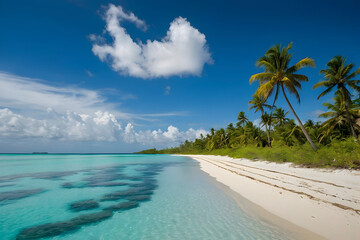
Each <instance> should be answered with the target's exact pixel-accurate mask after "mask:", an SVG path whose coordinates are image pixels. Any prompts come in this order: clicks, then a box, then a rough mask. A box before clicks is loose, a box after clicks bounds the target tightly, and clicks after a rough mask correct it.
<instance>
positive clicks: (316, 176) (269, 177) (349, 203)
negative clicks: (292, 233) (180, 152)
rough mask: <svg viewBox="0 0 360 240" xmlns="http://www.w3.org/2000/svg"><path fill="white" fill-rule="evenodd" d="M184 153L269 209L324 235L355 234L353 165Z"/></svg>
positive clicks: (357, 199)
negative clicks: (336, 167)
mask: <svg viewBox="0 0 360 240" xmlns="http://www.w3.org/2000/svg"><path fill="white" fill-rule="evenodd" d="M186 156H188V157H191V158H193V159H195V160H197V161H199V163H200V167H201V169H202V170H203V171H205V172H206V173H208V174H209V175H210V176H212V177H214V178H215V179H216V180H217V181H219V182H221V183H222V184H224V185H226V186H228V187H229V188H230V189H231V190H233V191H235V192H237V193H239V194H240V195H241V196H243V197H244V198H246V199H248V200H249V201H251V202H253V203H254V204H256V205H258V206H259V207H261V208H263V209H264V210H266V211H267V212H269V213H271V214H274V215H276V216H278V217H280V218H282V219H284V220H286V221H288V222H290V223H293V224H295V225H297V226H299V227H301V228H304V229H306V230H308V231H311V232H313V233H315V234H317V235H320V236H321V237H324V238H326V239H347V240H348V239H349V240H350V239H360V171H358V170H334V169H331V170H330V169H314V168H302V167H295V166H293V165H291V164H289V163H286V164H277V163H270V162H266V161H251V160H248V159H233V158H230V157H224V156H211V155H186ZM303 239H309V237H306V238H305V236H304V238H303Z"/></svg>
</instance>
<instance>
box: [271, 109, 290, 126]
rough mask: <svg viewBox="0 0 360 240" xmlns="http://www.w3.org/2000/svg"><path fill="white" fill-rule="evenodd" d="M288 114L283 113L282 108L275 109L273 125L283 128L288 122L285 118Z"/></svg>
mask: <svg viewBox="0 0 360 240" xmlns="http://www.w3.org/2000/svg"><path fill="white" fill-rule="evenodd" d="M288 113H289V112H285V110H284V109H282V108H276V109H275V111H274V113H273V118H274V121H275V123H276V124H277V125H278V126H284V125H285V124H286V123H287V122H288V121H289V119H288V118H287V117H286V115H288Z"/></svg>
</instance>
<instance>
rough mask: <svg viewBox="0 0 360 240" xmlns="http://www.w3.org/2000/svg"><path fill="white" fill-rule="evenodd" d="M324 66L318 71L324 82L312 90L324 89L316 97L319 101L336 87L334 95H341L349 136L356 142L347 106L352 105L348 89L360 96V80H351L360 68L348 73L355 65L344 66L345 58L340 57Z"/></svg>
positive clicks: (359, 72)
mask: <svg viewBox="0 0 360 240" xmlns="http://www.w3.org/2000/svg"><path fill="white" fill-rule="evenodd" d="M326 65H327V67H328V68H327V69H323V70H321V71H320V73H321V74H323V75H324V78H325V79H326V80H325V81H322V82H319V83H317V84H315V85H314V87H313V89H315V88H318V87H322V86H324V87H326V89H325V91H323V92H322V93H320V95H319V96H318V99H319V98H320V97H322V96H325V95H326V94H328V93H329V92H331V90H332V89H333V88H334V87H337V90H336V92H335V94H341V95H342V98H343V99H344V101H345V106H344V107H345V111H346V119H347V122H348V125H349V127H350V130H351V134H352V135H353V137H354V139H355V141H357V134H356V132H355V130H354V127H353V126H352V124H351V120H350V113H349V106H350V105H352V101H351V97H352V94H351V93H350V91H349V90H348V88H351V89H353V90H355V91H357V92H358V93H359V94H360V86H359V84H360V80H353V78H354V77H355V76H356V75H358V74H360V68H358V69H357V70H355V71H354V72H353V73H350V72H351V70H352V69H353V68H354V66H355V65H354V64H353V63H350V64H347V65H346V58H344V57H342V56H335V57H334V58H333V59H331V60H330V61H329V62H328V63H327V64H326Z"/></svg>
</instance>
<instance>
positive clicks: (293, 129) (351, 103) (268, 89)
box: [150, 43, 360, 153]
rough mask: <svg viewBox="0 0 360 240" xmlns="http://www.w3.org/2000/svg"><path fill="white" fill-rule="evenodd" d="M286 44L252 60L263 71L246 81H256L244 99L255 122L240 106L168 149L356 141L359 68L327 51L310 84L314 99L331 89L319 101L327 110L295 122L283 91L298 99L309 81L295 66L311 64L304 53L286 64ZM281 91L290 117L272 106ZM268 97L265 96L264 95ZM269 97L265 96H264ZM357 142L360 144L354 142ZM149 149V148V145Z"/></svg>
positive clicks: (359, 118) (359, 129) (316, 145)
mask: <svg viewBox="0 0 360 240" xmlns="http://www.w3.org/2000/svg"><path fill="white" fill-rule="evenodd" d="M291 48H292V43H290V44H289V45H287V46H281V45H280V44H277V45H275V46H273V47H271V48H270V49H269V50H267V51H266V53H265V55H264V56H262V57H260V58H259V59H258V60H257V61H256V66H257V67H259V68H262V69H263V71H262V72H260V73H257V74H254V75H252V76H251V77H250V79H249V82H250V84H252V83H254V82H258V84H259V86H258V88H257V90H256V92H255V93H254V95H253V96H252V99H251V100H250V101H249V105H250V107H249V110H253V111H254V112H255V113H259V114H260V120H261V122H260V125H255V124H254V123H253V122H251V121H249V119H248V117H247V116H246V113H245V112H244V111H242V112H240V113H239V114H238V116H237V120H238V121H237V122H236V123H235V124H234V123H229V124H228V125H227V127H225V128H220V129H217V130H215V129H214V128H212V129H211V130H210V133H208V134H207V135H206V136H203V135H201V137H200V138H198V139H195V140H194V141H185V142H184V143H183V144H181V145H180V146H179V147H177V148H172V149H169V150H171V152H179V153H181V152H184V151H187V152H189V151H190V150H192V151H200V152H203V151H212V150H214V149H224V148H240V147H243V146H248V145H252V146H257V147H269V148H271V147H273V146H289V147H290V146H299V145H303V144H305V143H306V142H308V143H309V144H310V145H311V147H312V148H313V149H314V150H315V151H316V150H317V149H318V148H319V147H321V146H326V145H329V144H331V143H332V142H333V141H334V140H338V141H344V140H348V139H352V141H354V143H355V144H358V142H359V139H358V135H359V134H360V99H359V96H360V80H356V79H355V78H356V77H357V76H358V75H359V74H360V68H358V69H355V64H353V63H347V62H346V58H345V57H343V56H335V57H333V58H332V59H331V60H330V61H329V62H328V63H327V64H326V68H325V69H322V70H320V74H321V75H322V76H323V80H322V81H320V82H319V83H317V84H315V85H314V86H313V89H316V88H321V89H322V90H323V91H322V92H321V93H320V95H319V96H318V98H317V99H319V98H322V97H324V96H326V95H330V94H333V98H332V102H330V103H324V104H323V105H324V106H325V107H326V108H327V111H326V112H324V113H321V114H320V115H319V117H320V118H324V121H323V122H314V121H312V120H308V121H306V122H305V123H304V124H303V123H302V122H301V120H300V118H299V116H298V115H297V113H296V112H295V110H294V108H293V106H292V104H291V103H290V100H289V98H288V95H293V96H294V97H295V98H296V100H297V101H298V103H300V93H299V90H300V89H301V83H302V82H307V81H309V79H308V77H307V76H306V75H303V74H299V73H298V71H299V70H300V69H302V68H305V67H315V61H314V60H313V59H311V58H308V57H307V58H304V59H301V60H300V61H298V62H297V63H295V64H294V65H292V66H291V65H290V61H291V59H292V55H293V54H292V53H289V50H290V49H291ZM279 94H280V95H283V97H284V98H285V100H286V102H287V105H288V107H289V109H290V111H291V113H292V115H293V116H294V117H295V119H296V122H295V120H294V119H291V118H290V117H289V112H288V111H286V110H284V108H283V107H282V106H277V105H276V102H277V100H278V97H279ZM270 98H271V99H270ZM270 100H271V101H270ZM358 147H360V146H358ZM150 152H151V151H150Z"/></svg>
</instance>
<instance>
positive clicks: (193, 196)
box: [0, 154, 289, 240]
mask: <svg viewBox="0 0 360 240" xmlns="http://www.w3.org/2000/svg"><path fill="white" fill-rule="evenodd" d="M0 239H63V240H65V239H79V240H80V239H81V240H83V239H86V240H88V239H89V240H91V239H94V240H95V239H96V240H97V239H104V240H112V239H114V240H117V239H136V240H137V239H162V240H164V239H289V237H288V236H287V235H286V234H285V232H284V231H282V230H281V229H279V228H277V227H275V226H271V224H270V225H269V224H265V223H264V222H262V221H259V220H255V219H252V218H251V217H249V216H248V215H247V214H246V213H245V212H243V211H242V210H241V208H239V207H238V206H237V204H236V203H235V201H234V200H233V199H232V198H230V197H229V196H228V195H226V194H224V193H223V191H222V190H221V189H219V188H218V187H217V186H215V185H214V183H213V182H212V181H209V177H208V176H207V175H206V174H205V173H204V172H202V171H201V170H200V168H199V165H198V163H197V162H196V161H194V160H192V159H190V158H187V157H180V156H170V155H133V154H94V155H91V154H89V155H86V154H83V155H81V154H73V155H71V154H69V155H66V154H43V155H42V154H39V155H37V154H0Z"/></svg>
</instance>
